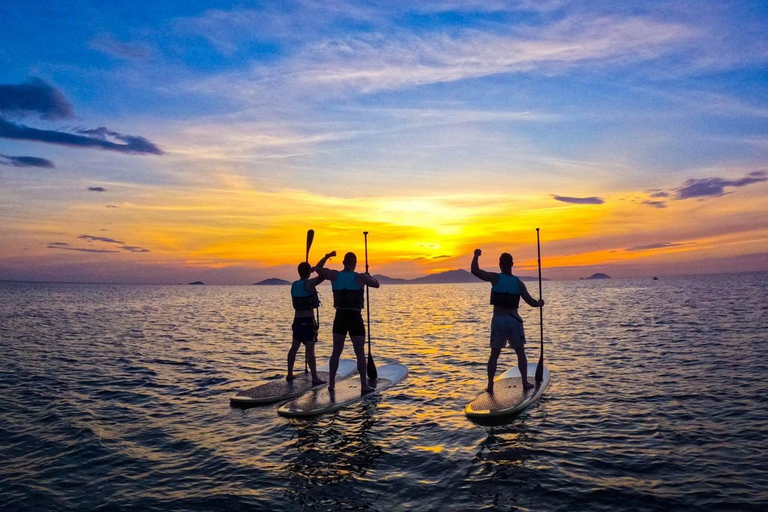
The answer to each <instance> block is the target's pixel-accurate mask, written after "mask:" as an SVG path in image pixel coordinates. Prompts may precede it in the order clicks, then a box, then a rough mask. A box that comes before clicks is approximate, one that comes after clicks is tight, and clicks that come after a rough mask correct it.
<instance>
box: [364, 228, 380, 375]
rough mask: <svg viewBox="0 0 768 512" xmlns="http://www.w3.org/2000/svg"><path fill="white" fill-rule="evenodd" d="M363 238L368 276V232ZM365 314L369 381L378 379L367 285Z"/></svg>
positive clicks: (365, 232) (366, 286)
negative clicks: (372, 352) (373, 350)
mask: <svg viewBox="0 0 768 512" xmlns="http://www.w3.org/2000/svg"><path fill="white" fill-rule="evenodd" d="M363 237H364V238H365V273H366V274H368V232H367V231H363ZM365 313H366V316H367V317H368V319H367V320H368V321H367V325H366V328H367V329H366V330H367V331H368V367H367V371H366V373H367V374H368V378H369V379H375V378H377V377H378V372H377V371H376V364H375V363H374V362H373V355H372V354H371V294H370V287H369V286H368V285H365Z"/></svg>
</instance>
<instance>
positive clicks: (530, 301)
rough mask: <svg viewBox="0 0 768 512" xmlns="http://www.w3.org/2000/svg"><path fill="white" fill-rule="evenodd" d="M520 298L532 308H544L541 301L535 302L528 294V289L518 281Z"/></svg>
mask: <svg viewBox="0 0 768 512" xmlns="http://www.w3.org/2000/svg"><path fill="white" fill-rule="evenodd" d="M520 296H521V297H523V300H525V302H527V303H528V305H529V306H531V307H533V308H540V307H543V306H544V301H543V300H541V299H539V300H536V299H534V298H533V297H531V294H530V293H528V288H526V287H525V285H524V284H523V282H522V281H520Z"/></svg>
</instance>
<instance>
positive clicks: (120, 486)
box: [0, 274, 768, 511]
mask: <svg viewBox="0 0 768 512" xmlns="http://www.w3.org/2000/svg"><path fill="white" fill-rule="evenodd" d="M767 289H768V276H767V275H766V274H745V275H736V276H709V277H700V278H663V279H659V280H658V281H651V280H607V281H599V282H598V281H578V282H547V283H545V285H544V295H545V298H546V299H547V307H546V309H545V320H546V322H547V324H546V326H545V327H546V328H545V334H546V335H547V343H548V348H547V364H548V366H549V368H550V370H551V371H552V383H551V386H550V388H549V389H548V390H547V392H546V393H545V395H544V398H543V399H542V401H541V402H540V403H539V404H537V405H535V406H533V407H532V408H531V409H529V410H528V411H526V412H525V413H524V414H522V415H520V416H518V417H517V418H515V419H514V420H512V421H511V422H509V423H507V424H502V425H496V426H480V425H476V424H473V423H471V422H469V421H468V420H467V419H466V418H465V416H464V414H463V409H464V406H465V405H466V403H467V402H468V401H470V400H472V399H473V398H474V397H475V396H476V395H477V393H478V392H479V391H480V390H481V389H482V388H483V386H484V380H485V377H484V374H485V362H486V360H487V357H488V336H489V330H490V319H491V310H490V306H488V304H487V302H488V290H487V286H486V285H485V284H484V283H478V284H465V285H423V286H388V287H382V288H380V289H378V290H371V303H372V307H373V309H372V314H371V320H372V325H371V334H372V339H373V352H374V357H375V359H376V362H377V364H378V365H383V364H386V363H391V362H401V363H404V364H406V365H407V366H408V367H409V370H410V372H409V376H408V379H407V380H406V381H404V382H403V383H401V384H399V385H398V386H395V387H393V388H392V389H390V390H388V391H386V392H385V393H383V394H381V395H380V396H377V397H369V398H368V399H366V400H364V401H362V402H358V403H356V404H354V405H351V406H349V407H348V408H345V409H344V410H342V411H339V412H338V413H336V414H331V415H327V416H322V417H320V418H317V419H310V420H289V419H285V418H281V417H279V416H278V415H277V414H276V406H268V407H259V408H252V409H236V408H231V407H230V406H229V396H230V395H231V394H232V393H233V392H234V391H235V390H238V389H243V388H246V387H250V386H252V385H253V384H254V383H256V382H258V381H260V380H263V379H268V378H278V377H279V376H281V375H283V374H284V372H285V369H284V361H285V352H286V351H287V349H288V346H289V339H290V335H291V333H290V322H291V310H290V301H289V300H287V293H288V290H287V289H286V288H282V287H215V286H210V287H209V286H206V287H182V286H179V287H173V286H157V287H156V286H107V285H104V286H90V285H53V284H46V285H34V284H13V283H0V298H1V299H2V300H0V391H2V393H3V407H2V408H0V458H1V459H2V461H3V463H2V464H0V504H2V506H3V508H4V509H8V510H64V509H94V508H97V507H106V508H113V509H121V508H122V509H131V510H168V509H176V510H242V509H249V508H250V509H255V510H275V509H284V508H285V509H295V510H382V511H384V510H410V509H413V510H419V511H441V510H510V509H513V507H514V509H516V510H537V511H538V510H572V509H574V510H577V509H582V510H586V509H588V510H601V509H602V510H658V511H661V510H723V509H733V510H765V509H766V508H768V491H766V489H768V477H767V476H766V470H765V467H764V466H765V464H764V461H765V460H768V441H767V440H768V421H767V420H768V413H767V412H766V411H768V398H766V397H768V380H767V379H765V375H766V372H767V371H768V362H766V359H765V347H766V334H765V333H766V332H768V292H767V291H766V290H767ZM521 311H522V313H523V317H524V319H525V321H526V324H525V325H526V330H527V337H528V339H530V340H537V339H538V336H539V333H538V313H537V311H536V310H534V309H530V308H526V309H522V310H521ZM322 318H323V324H322V326H321V337H320V343H319V344H318V348H317V351H318V357H319V358H321V359H323V358H327V357H328V355H329V354H330V350H331V343H330V321H331V318H332V313H331V311H330V310H325V311H324V312H323V315H322ZM536 345H537V344H536V343H532V344H530V345H529V351H530V353H529V359H530V360H532V361H535V360H536V358H537V357H538V352H537V346H536ZM350 355H351V347H350V348H349V349H348V353H347V354H346V356H347V357H349V356H350ZM514 364H516V361H515V358H514V355H513V354H511V353H507V352H505V353H502V356H501V359H500V361H499V371H500V372H501V371H503V370H505V369H507V368H509V367H511V366H513V365H514Z"/></svg>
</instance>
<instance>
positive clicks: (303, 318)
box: [285, 251, 336, 386]
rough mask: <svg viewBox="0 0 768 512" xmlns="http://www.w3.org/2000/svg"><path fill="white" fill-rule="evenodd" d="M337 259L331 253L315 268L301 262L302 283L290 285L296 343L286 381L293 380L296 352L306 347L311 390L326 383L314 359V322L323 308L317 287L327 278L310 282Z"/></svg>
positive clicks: (320, 277)
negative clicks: (328, 263)
mask: <svg viewBox="0 0 768 512" xmlns="http://www.w3.org/2000/svg"><path fill="white" fill-rule="evenodd" d="M333 256H336V251H333V252H329V253H328V254H326V255H325V256H323V258H322V259H321V260H320V261H319V262H318V263H317V266H316V267H315V268H312V267H310V266H309V263H307V262H305V261H302V262H301V263H299V267H298V271H299V280H298V281H294V282H293V284H291V301H292V302H293V309H294V311H295V313H294V316H293V325H292V330H293V343H292V344H291V348H290V349H289V350H288V374H287V375H286V377H285V380H288V381H290V380H293V379H294V375H293V365H294V363H295V362H296V352H298V350H299V347H300V346H301V345H302V344H304V347H305V350H306V351H307V364H308V365H309V370H310V371H311V372H312V386H319V385H320V384H324V383H325V381H323V380H321V379H320V377H318V376H317V360H316V358H315V343H317V330H318V327H319V326H318V325H317V322H316V321H315V315H314V311H313V310H314V309H316V308H318V307H320V298H319V297H318V295H317V289H316V286H317V285H318V284H320V283H322V282H323V281H324V280H325V278H324V277H322V276H319V275H318V276H317V277H313V278H310V277H309V276H310V275H311V274H312V271H314V270H315V269H316V268H322V267H323V265H325V262H326V261H327V260H328V258H332V257H333Z"/></svg>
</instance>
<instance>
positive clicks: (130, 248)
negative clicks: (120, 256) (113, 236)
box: [120, 245, 149, 252]
mask: <svg viewBox="0 0 768 512" xmlns="http://www.w3.org/2000/svg"><path fill="white" fill-rule="evenodd" d="M120 248H121V249H122V250H124V251H128V252H149V249H145V248H143V247H136V246H135V245H121V246H120Z"/></svg>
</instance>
